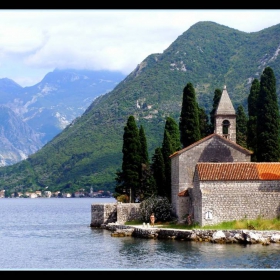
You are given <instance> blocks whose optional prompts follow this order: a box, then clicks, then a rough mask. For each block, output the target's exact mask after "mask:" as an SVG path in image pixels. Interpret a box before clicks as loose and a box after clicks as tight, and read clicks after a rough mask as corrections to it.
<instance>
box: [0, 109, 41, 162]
mask: <svg viewBox="0 0 280 280" xmlns="http://www.w3.org/2000/svg"><path fill="white" fill-rule="evenodd" d="M41 138H42V134H40V133H37V132H36V131H34V130H33V129H32V128H31V127H30V126H29V125H28V124H26V123H25V122H24V121H23V120H22V119H21V118H20V117H19V116H18V115H17V114H16V113H15V112H14V111H13V110H11V109H10V108H8V107H6V106H3V105H0V166H5V165H10V164H13V163H15V162H18V161H20V160H23V159H26V158H27V156H28V155H30V154H33V153H35V152H36V151H37V150H38V149H39V148H41V147H42V146H43V143H42V141H41Z"/></svg>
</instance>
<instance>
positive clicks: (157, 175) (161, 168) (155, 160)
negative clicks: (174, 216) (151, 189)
mask: <svg viewBox="0 0 280 280" xmlns="http://www.w3.org/2000/svg"><path fill="white" fill-rule="evenodd" d="M151 171H152V173H153V177H154V180H155V186H156V193H157V194H158V195H159V196H164V195H165V189H166V188H165V186H166V177H165V163H164V159H163V155H162V151H161V148H160V147H158V148H156V149H155V153H154V155H153V157H152V164H151Z"/></svg>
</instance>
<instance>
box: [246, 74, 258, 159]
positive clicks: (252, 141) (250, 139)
mask: <svg viewBox="0 0 280 280" xmlns="http://www.w3.org/2000/svg"><path fill="white" fill-rule="evenodd" d="M259 92H260V82H259V80H258V79H254V80H253V82H252V85H251V88H250V93H249V95H248V123H247V148H248V149H249V150H251V151H253V152H254V154H253V155H252V156H251V161H253V162H255V161H257V156H256V153H257V111H258V106H257V101H258V96H259Z"/></svg>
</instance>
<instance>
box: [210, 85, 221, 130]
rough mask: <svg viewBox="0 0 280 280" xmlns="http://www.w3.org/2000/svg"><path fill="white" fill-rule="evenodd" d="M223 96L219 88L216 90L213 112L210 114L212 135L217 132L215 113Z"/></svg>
mask: <svg viewBox="0 0 280 280" xmlns="http://www.w3.org/2000/svg"><path fill="white" fill-rule="evenodd" d="M221 96H222V91H221V90H220V89H218V88H217V89H215V92H214V97H213V105H212V110H211V112H210V133H214V130H215V113H216V110H217V107H218V105H219V102H220V99H221Z"/></svg>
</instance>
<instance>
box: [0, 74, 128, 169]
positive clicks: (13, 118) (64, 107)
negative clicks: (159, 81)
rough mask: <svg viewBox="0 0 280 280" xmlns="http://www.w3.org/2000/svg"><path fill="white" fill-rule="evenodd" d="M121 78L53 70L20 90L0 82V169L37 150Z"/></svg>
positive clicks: (8, 83)
mask: <svg viewBox="0 0 280 280" xmlns="http://www.w3.org/2000/svg"><path fill="white" fill-rule="evenodd" d="M124 77H125V76H124V75H123V74H121V73H120V72H110V71H88V70H73V69H68V70H54V71H53V72H50V73H48V74H47V75H46V76H45V77H44V78H43V80H42V81H41V82H40V83H38V84H36V85H34V86H31V87H24V88H23V87H21V86H20V85H18V84H17V83H15V82H14V81H12V80H10V79H8V78H4V79H0V106H1V113H0V117H1V119H0V120H1V121H0V166H5V165H10V164H14V163H16V162H18V161H20V160H23V159H25V158H27V156H28V155H30V154H33V153H34V152H36V151H37V150H39V149H40V148H41V147H42V146H43V145H44V144H46V143H47V142H48V141H50V140H51V139H52V138H53V137H54V136H56V135H57V134H58V133H60V132H61V131H62V130H63V129H64V128H65V127H66V126H67V125H69V124H70V123H71V122H72V121H73V120H74V119H75V118H76V117H79V116H80V115H81V114H82V113H83V112H84V111H85V110H86V109H87V107H88V106H89V105H90V104H91V103H92V101H93V100H94V99H95V98H96V97H97V96H100V95H102V94H105V93H107V92H108V91H110V90H112V89H113V88H114V87H115V86H116V85H117V84H118V83H119V82H120V81H121V80H123V79H124Z"/></svg>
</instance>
